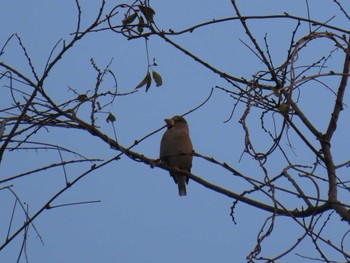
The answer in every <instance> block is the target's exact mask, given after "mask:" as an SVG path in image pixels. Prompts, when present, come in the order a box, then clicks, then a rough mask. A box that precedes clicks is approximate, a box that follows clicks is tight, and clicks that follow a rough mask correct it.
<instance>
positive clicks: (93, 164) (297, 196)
mask: <svg viewBox="0 0 350 263" xmlns="http://www.w3.org/2000/svg"><path fill="white" fill-rule="evenodd" d="M329 2H330V4H331V5H333V6H334V7H336V8H338V10H339V12H338V13H337V15H338V16H340V17H341V18H342V19H343V20H344V21H346V22H347V23H349V21H350V15H349V14H348V13H347V10H346V8H345V7H344V5H346V4H345V3H341V1H329ZM75 3H76V10H77V14H78V15H77V24H76V30H75V32H74V33H72V34H71V35H70V37H69V39H66V40H59V41H58V42H57V43H56V45H55V46H54V48H53V49H52V51H51V54H50V57H49V58H48V60H47V63H46V66H45V68H44V70H43V72H42V73H39V70H38V69H37V68H36V66H35V65H34V63H33V62H32V57H31V55H30V54H29V53H28V52H27V49H26V46H25V44H24V43H23V41H22V39H21V36H19V35H17V34H13V35H11V36H9V38H8V39H7V41H6V43H3V44H2V47H1V50H0V59H1V60H0V68H1V72H0V82H1V86H2V87H1V89H2V97H3V98H2V99H1V100H2V101H4V103H2V105H1V110H0V120H1V126H0V134H1V148H0V160H4V158H5V157H6V155H8V154H12V155H13V153H15V154H17V155H18V156H21V157H20V158H25V156H26V154H30V152H31V151H36V152H44V153H45V152H55V153H58V154H59V156H60V158H61V161H60V162H52V163H49V164H42V166H40V167H36V168H33V167H28V168H27V170H26V171H25V172H21V173H17V174H13V175H11V176H1V178H0V184H1V185H0V190H1V191H2V192H4V191H6V192H7V193H8V194H10V195H11V196H12V198H13V202H14V205H13V209H12V212H11V213H9V214H10V215H11V216H10V219H9V222H10V223H9V225H7V226H1V229H2V230H3V231H2V232H3V233H4V232H6V233H7V234H6V237H5V239H4V241H3V242H2V244H1V246H0V251H1V250H4V249H5V248H6V247H7V246H8V245H9V244H10V243H11V242H12V241H13V240H14V239H15V238H16V237H18V236H19V235H20V234H24V238H23V245H22V248H21V249H20V252H19V258H21V257H23V253H24V251H25V247H26V236H27V232H28V229H29V228H31V227H33V229H34V231H36V229H35V219H36V218H37V217H38V216H39V215H40V214H43V213H44V212H45V211H47V210H48V209H52V208H56V207H61V206H67V205H76V203H69V204H60V205H54V203H55V201H56V199H57V198H58V197H60V196H61V195H62V194H63V193H64V192H66V191H68V190H69V189H71V187H72V186H73V185H76V184H78V183H79V182H80V181H81V180H82V179H83V178H85V177H86V176H88V175H89V174H91V173H96V172H97V171H99V169H101V168H102V167H105V166H107V165H109V164H111V163H117V162H118V161H119V160H120V158H121V157H123V156H127V157H129V158H130V159H131V160H133V161H135V162H142V163H144V164H145V166H144V169H149V167H152V168H160V169H163V170H168V171H172V170H173V169H174V168H172V167H169V166H167V165H166V164H164V163H162V162H160V160H158V159H154V158H151V157H148V156H146V154H144V153H143V152H138V151H134V150H133V148H134V147H135V146H136V145H139V144H140V143H142V142H144V141H145V140H147V139H149V138H150V136H152V135H153V134H155V133H157V132H158V131H160V130H161V129H162V128H164V126H163V127H157V128H154V127H153V129H155V130H154V131H153V132H151V133H149V134H147V135H144V137H142V138H140V139H136V140H135V142H134V143H133V144H132V145H131V146H127V145H123V144H122V143H120V142H119V140H118V139H117V132H116V128H115V123H116V117H115V115H114V114H113V113H112V111H111V109H112V108H113V105H114V104H113V103H114V102H115V100H117V99H118V100H122V99H124V98H125V96H136V94H137V91H138V90H140V89H145V90H146V91H148V90H149V89H153V88H154V86H161V85H162V76H161V75H160V73H159V72H158V71H157V70H155V67H156V61H152V60H151V59H150V58H149V57H150V55H149V51H148V48H147V47H148V44H149V43H151V42H152V40H153V39H155V38H158V39H161V40H164V45H170V46H171V47H173V48H174V49H175V50H177V51H180V52H182V54H183V56H185V57H188V58H189V59H193V60H195V61H196V62H197V63H198V64H199V65H201V66H202V67H204V68H206V69H207V70H208V71H209V72H211V73H212V74H213V75H218V76H220V78H222V79H223V80H225V82H226V83H227V84H226V86H223V85H221V86H216V87H215V90H217V91H218V92H223V93H225V94H227V96H229V97H230V98H232V113H231V116H230V118H228V119H227V121H226V122H230V121H232V118H233V117H234V116H239V119H240V120H239V124H237V125H241V127H242V130H243V134H244V136H243V137H241V138H236V140H240V141H241V142H243V143H244V147H243V148H242V149H240V151H242V158H243V157H245V156H249V157H251V158H252V161H253V162H254V163H256V164H257V165H258V167H259V169H260V170H259V172H257V173H258V174H256V173H252V174H249V173H248V172H241V171H239V169H237V168H236V166H235V165H234V164H230V163H226V162H225V161H223V160H218V159H216V158H214V157H213V156H207V155H204V154H203V153H200V152H195V153H194V156H195V158H199V159H202V160H204V161H206V162H209V163H211V164H212V165H214V166H218V167H219V168H220V169H221V170H222V171H223V172H228V173H230V174H232V175H233V176H232V181H233V182H234V183H237V184H238V183H240V184H241V183H243V185H245V186H246V188H245V189H241V190H240V191H239V192H238V191H236V190H232V189H230V188H229V187H227V186H225V185H218V184H215V183H213V182H211V181H209V180H205V179H203V177H202V176H201V175H200V174H194V173H189V172H186V171H182V172H181V173H182V174H184V175H186V176H188V177H189V178H190V179H191V180H192V181H194V182H196V183H198V184H201V185H203V186H205V187H206V188H207V189H208V190H212V191H215V192H216V193H217V194H221V195H225V196H228V197H229V198H231V199H232V207H231V217H232V221H233V223H236V222H235V211H236V207H237V206H238V205H239V204H242V205H246V206H251V207H254V208H255V209H257V210H263V211H266V212H267V214H268V216H267V217H266V221H265V223H264V224H263V225H262V226H261V231H260V232H259V233H257V242H256V246H255V247H254V248H253V249H252V251H251V253H250V254H249V255H247V261H248V262H254V261H259V260H261V261H266V262H274V261H277V260H279V259H282V258H283V257H284V256H286V255H287V254H289V253H291V252H293V251H295V249H296V248H297V247H298V246H300V245H301V244H302V243H303V242H304V241H305V240H309V241H311V242H312V243H313V244H314V249H315V251H314V252H313V255H314V256H313V257H312V258H310V257H308V256H306V255H300V257H302V258H303V259H304V260H306V259H310V260H319V261H322V262H334V259H333V256H334V255H336V257H337V258H339V256H342V257H343V258H344V260H345V261H350V255H349V253H350V252H349V250H348V248H347V246H346V241H347V238H348V233H349V231H345V232H344V233H343V236H342V237H340V238H339V240H331V239H329V238H328V237H327V234H324V233H325V232H327V230H328V229H331V228H332V224H334V221H336V220H339V219H340V220H342V223H341V224H348V223H350V214H349V204H348V202H347V200H348V197H349V180H348V179H347V173H346V172H347V168H348V167H349V165H350V160H349V156H341V157H339V155H337V154H336V153H335V152H334V151H333V147H334V140H335V139H334V138H335V136H336V134H337V133H336V131H337V127H339V126H343V125H345V124H344V123H345V122H346V119H344V118H341V113H342V111H343V110H344V108H347V107H348V106H347V103H346V102H344V96H345V91H346V87H347V82H348V77H349V66H350V48H349V44H350V43H349V33H350V31H349V30H348V29H347V26H346V24H345V25H343V26H342V24H340V25H338V24H333V18H334V17H333V14H331V15H332V16H331V17H329V19H328V20H327V21H319V20H314V19H312V18H311V17H310V16H306V17H299V16H295V15H293V14H289V13H283V14H270V15H254V16H251V15H249V16H247V15H245V14H244V12H243V11H242V10H241V9H240V4H239V1H234V0H232V1H231V7H232V16H231V17H225V18H215V19H213V20H209V21H203V22H202V23H198V24H196V25H191V26H188V27H187V28H185V29H181V30H175V29H165V28H161V27H160V26H159V24H158V23H157V15H156V11H157V9H156V7H153V6H151V4H150V3H149V1H147V0H145V1H142V0H136V1H134V2H133V3H131V4H119V5H116V6H111V7H106V5H107V3H106V1H105V0H102V2H101V6H100V8H99V10H97V11H98V12H97V15H96V17H95V19H94V21H93V22H92V23H91V24H90V25H89V26H85V27H83V26H82V24H83V18H84V16H83V15H84V13H83V9H82V7H81V4H80V3H79V1H78V0H76V2H75ZM305 9H306V10H307V11H310V10H309V6H308V1H305ZM308 13H309V12H308ZM281 21H284V22H287V24H288V27H286V30H285V32H284V35H285V36H287V37H286V39H281V42H280V43H279V45H281V46H282V47H280V49H281V50H284V51H285V53H284V57H281V55H280V54H278V53H277V52H276V51H275V48H276V45H274V43H271V42H270V38H269V32H272V31H273V30H275V29H274V28H269V27H268V26H266V27H263V28H265V30H266V31H265V32H261V31H260V32H259V31H257V30H255V27H256V26H257V25H258V24H259V23H261V24H264V23H267V24H268V23H272V24H273V23H280V22H281ZM84 22H85V21H84ZM84 24H85V23H84ZM226 25H229V26H231V27H234V28H235V29H236V28H237V30H238V28H239V30H242V29H243V32H244V33H243V35H239V36H237V38H239V39H240V41H241V43H242V45H243V46H245V47H246V49H247V50H248V51H249V52H251V54H253V55H254V56H255V58H256V60H257V62H258V64H259V66H260V68H259V69H258V70H257V71H256V72H255V73H254V74H253V75H249V74H247V76H245V77H242V76H240V75H236V74H232V73H230V72H229V71H225V70H221V69H220V67H216V66H215V65H213V64H211V63H209V62H207V61H206V60H205V59H204V58H202V57H201V56H198V55H196V54H195V52H193V51H191V50H190V49H186V48H185V47H184V46H183V45H181V44H179V43H178V42H176V37H177V36H179V35H188V37H189V38H190V37H191V33H192V32H194V31H198V30H209V28H210V27H212V26H216V27H220V26H226ZM104 33H108V34H111V35H113V34H118V35H123V36H125V37H126V38H127V39H128V40H130V41H144V43H145V46H146V53H147V54H146V55H147V58H148V63H147V64H148V66H147V70H146V74H145V77H144V78H143V79H142V80H140V81H139V84H138V85H137V83H136V85H135V87H136V89H133V88H132V89H130V90H129V91H127V92H120V91H119V90H118V83H117V77H116V74H115V73H114V72H113V70H112V69H111V68H110V64H109V65H107V66H106V67H104V68H101V67H100V66H99V65H98V64H97V63H96V62H95V60H93V59H92V60H91V68H92V69H93V71H94V73H95V83H94V88H93V89H86V92H84V93H81V92H78V91H77V90H75V89H74V88H69V89H70V93H69V94H70V96H69V98H66V99H64V100H62V98H56V97H55V96H52V95H50V93H48V92H47V89H48V87H47V85H48V84H47V78H48V76H49V75H51V74H55V72H54V69H55V67H57V64H58V63H59V62H60V60H62V59H63V58H64V57H66V56H69V55H70V53H69V51H70V50H71V49H72V48H73V46H74V45H76V44H77V43H79V42H81V41H84V40H85V38H87V36H91V35H92V36H95V35H98V34H104ZM284 35H283V37H284ZM281 37H282V36H281ZM220 41H225V39H223V40H220ZM286 43H287V44H286ZM320 43H322V44H320ZM15 44H18V45H19V46H20V49H21V50H22V52H23V57H24V58H25V60H26V65H27V66H28V67H29V69H30V70H29V71H28V70H27V71H26V70H23V69H22V68H20V67H14V66H12V64H11V61H6V59H2V58H6V57H5V56H6V54H7V52H9V51H8V50H9V49H10V47H11V46H13V45H15ZM319 46H320V47H321V48H319ZM315 50H316V51H317V52H315ZM276 53H277V54H278V55H275V54H276ZM307 54H309V55H310V54H312V56H307ZM276 61H281V63H276ZM339 61H342V62H341V63H339ZM105 83H108V84H107V85H105ZM72 94H73V95H72ZM211 99H212V98H211V93H210V95H209V97H208V98H207V100H205V101H203V103H202V104H200V105H199V106H198V105H193V108H192V109H190V110H189V111H188V112H187V113H185V114H184V115H187V114H190V113H192V112H194V111H198V110H199V109H200V108H201V107H202V106H203V105H205V103H207V101H210V100H211ZM310 104H315V108H317V107H326V108H327V109H329V113H328V115H326V116H322V120H320V118H317V109H316V114H310V113H309V112H308V108H307V107H306V106H309V105H310ZM97 116H103V118H101V117H100V118H99V117H97ZM101 119H102V121H101ZM104 122H107V123H108V125H111V127H112V128H113V131H114V132H113V136H109V135H108V133H107V132H106V131H105V130H104V129H103V127H105V126H104ZM42 130H46V131H50V132H54V133H55V132H61V131H62V130H63V131H64V133H70V132H74V131H76V130H77V131H78V132H79V133H84V134H88V135H89V136H93V137H97V138H99V139H100V140H101V141H102V142H103V143H104V144H106V145H108V146H109V147H110V148H111V150H112V151H115V152H117V154H115V155H113V157H112V158H107V159H106V158H104V157H103V156H98V157H97V158H88V157H85V154H84V152H77V151H76V150H72V149H71V148H70V147H69V145H65V144H64V143H57V144H55V143H51V142H50V141H49V140H47V139H46V137H45V135H44V133H41V131H42ZM38 135H39V136H38ZM261 138H264V139H263V143H262V142H261ZM62 152H65V153H69V154H71V155H70V156H71V158H70V159H69V160H67V159H66V158H63V157H62V154H61V153H62ZM296 152H298V153H296ZM85 163H88V168H86V166H85V165H84V164H85ZM4 164H6V163H4V162H3V161H2V166H3V165H4ZM71 166H79V167H81V169H82V170H81V172H80V173H79V174H75V175H74V176H71V175H70V174H68V173H67V172H66V168H67V167H71ZM57 167H60V168H62V169H63V170H62V171H63V175H64V180H65V184H64V186H62V187H60V189H58V190H57V191H56V192H55V193H54V194H52V195H51V196H50V197H48V198H47V200H46V202H45V204H44V205H42V206H41V207H40V208H38V209H37V210H36V211H34V212H33V211H31V212H29V211H28V206H27V204H25V202H24V201H23V200H21V198H20V197H19V195H18V193H17V192H16V191H15V190H14V188H13V186H14V185H16V184H17V183H20V182H21V180H23V179H24V178H29V177H30V176H32V175H33V174H37V173H40V172H42V171H49V170H52V169H56V168H57ZM3 168H6V167H3ZM91 202H95V201H86V202H85V201H84V202H79V203H80V204H82V203H91ZM18 207H20V209H21V210H22V211H23V215H24V220H25V222H24V223H23V224H21V225H19V226H14V224H13V222H14V220H15V219H14V214H15V211H17V209H18ZM281 218H284V219H285V218H288V220H289V221H290V224H294V225H297V226H298V227H299V228H300V229H301V234H300V236H299V237H298V238H297V239H295V240H291V246H290V247H289V248H286V249H285V250H283V251H280V252H279V253H278V254H277V255H270V254H267V255H266V254H265V253H263V252H262V250H263V247H264V245H265V242H267V240H268V239H269V236H270V235H271V234H272V233H274V231H275V229H274V226H275V224H276V222H277V221H278V220H280V219H281ZM6 229H7V231H4V230H6ZM281 238H284V237H281Z"/></svg>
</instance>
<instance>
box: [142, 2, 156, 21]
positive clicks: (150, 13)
mask: <svg viewBox="0 0 350 263" xmlns="http://www.w3.org/2000/svg"><path fill="white" fill-rule="evenodd" d="M139 8H140V10H141V12H142V14H143V15H144V16H145V17H146V19H147V20H148V21H149V22H150V23H152V22H153V21H154V20H153V16H154V15H155V14H156V12H155V11H154V10H153V9H152V8H150V7H148V6H142V5H140V6H139Z"/></svg>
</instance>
